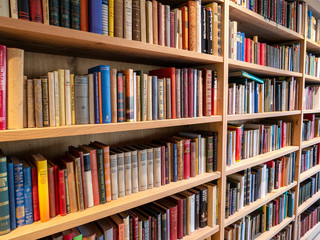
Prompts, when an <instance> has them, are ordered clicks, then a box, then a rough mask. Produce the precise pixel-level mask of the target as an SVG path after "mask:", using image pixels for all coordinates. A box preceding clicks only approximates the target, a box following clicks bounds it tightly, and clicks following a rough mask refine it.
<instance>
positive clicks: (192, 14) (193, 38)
mask: <svg viewBox="0 0 320 240" xmlns="http://www.w3.org/2000/svg"><path fill="white" fill-rule="evenodd" d="M188 13H189V16H188V27H189V50H190V51H197V2H195V1H188Z"/></svg>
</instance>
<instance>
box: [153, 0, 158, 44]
mask: <svg viewBox="0 0 320 240" xmlns="http://www.w3.org/2000/svg"><path fill="white" fill-rule="evenodd" d="M152 23H153V25H152V29H153V44H158V2H157V1H156V0H152Z"/></svg>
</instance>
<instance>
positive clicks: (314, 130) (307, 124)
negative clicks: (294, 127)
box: [302, 114, 320, 141]
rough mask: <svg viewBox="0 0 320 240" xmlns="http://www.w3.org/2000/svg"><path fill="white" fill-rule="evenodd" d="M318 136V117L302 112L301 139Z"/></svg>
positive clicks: (319, 122)
mask: <svg viewBox="0 0 320 240" xmlns="http://www.w3.org/2000/svg"><path fill="white" fill-rule="evenodd" d="M315 137H320V118H319V117H316V115H315V114H304V115H303V123H302V141H309V140H311V139H314V138H315Z"/></svg>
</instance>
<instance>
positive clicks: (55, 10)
mask: <svg viewBox="0 0 320 240" xmlns="http://www.w3.org/2000/svg"><path fill="white" fill-rule="evenodd" d="M59 8H60V7H59V0H50V1H49V22H50V25H54V26H60V9H59Z"/></svg>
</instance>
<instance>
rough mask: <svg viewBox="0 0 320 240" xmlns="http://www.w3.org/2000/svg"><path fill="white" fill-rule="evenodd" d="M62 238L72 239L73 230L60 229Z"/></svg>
mask: <svg viewBox="0 0 320 240" xmlns="http://www.w3.org/2000/svg"><path fill="white" fill-rule="evenodd" d="M62 235H63V240H72V239H73V232H72V230H71V229H69V230H65V231H62Z"/></svg>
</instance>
